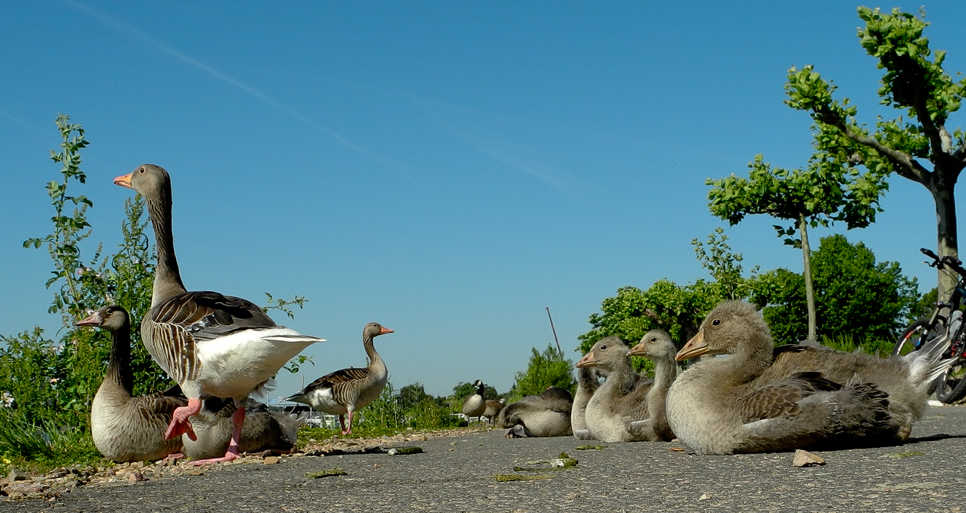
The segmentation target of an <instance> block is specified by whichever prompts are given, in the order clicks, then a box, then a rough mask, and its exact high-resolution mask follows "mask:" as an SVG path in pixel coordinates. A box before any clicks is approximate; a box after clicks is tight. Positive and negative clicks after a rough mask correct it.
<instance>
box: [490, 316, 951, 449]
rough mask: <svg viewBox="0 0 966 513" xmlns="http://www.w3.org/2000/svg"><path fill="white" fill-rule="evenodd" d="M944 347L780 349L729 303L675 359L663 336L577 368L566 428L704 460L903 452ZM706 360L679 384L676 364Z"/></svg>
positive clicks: (609, 340) (651, 335)
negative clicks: (809, 451) (641, 367)
mask: <svg viewBox="0 0 966 513" xmlns="http://www.w3.org/2000/svg"><path fill="white" fill-rule="evenodd" d="M947 346H948V340H947V339H946V338H945V337H938V338H936V339H934V340H932V341H930V342H929V343H927V345H926V346H925V347H923V348H922V349H920V350H919V351H916V352H913V353H910V354H908V355H906V356H893V357H890V358H879V357H877V356H874V355H869V354H864V353H860V352H854V353H846V352H842V351H835V350H832V349H829V348H827V347H824V346H821V345H819V344H814V343H803V344H796V345H788V346H780V347H775V345H774V341H773V340H772V338H771V333H770V331H769V329H768V325H767V324H766V323H765V321H764V319H763V318H762V316H761V314H760V313H759V312H758V311H756V310H755V308H754V307H753V306H752V305H750V304H749V303H747V302H744V301H726V302H723V303H721V304H719V305H718V306H717V307H715V308H714V309H713V310H712V311H711V313H710V314H708V316H707V318H705V320H704V322H703V323H702V324H701V327H700V329H699V331H698V333H697V335H695V336H694V337H693V338H692V339H691V340H690V341H688V343H687V344H685V346H684V347H683V348H682V349H681V350H680V351H677V353H675V346H674V344H673V342H672V341H671V339H670V337H669V336H668V334H667V333H666V332H664V331H661V330H654V331H651V332H648V333H647V334H646V335H645V336H644V337H643V338H642V339H641V341H640V343H639V344H637V345H635V346H634V347H633V348H628V347H627V345H625V344H624V343H623V342H622V341H621V340H620V339H619V338H617V337H606V338H603V339H601V340H599V341H597V343H596V344H594V345H593V347H591V349H590V351H588V352H587V354H586V355H584V357H583V358H581V359H580V361H579V362H577V365H576V367H577V369H578V380H577V394H576V397H575V398H574V400H573V404H572V407H571V409H570V419H569V423H568V424H567V426H566V427H567V428H568V430H569V432H572V433H573V435H574V436H575V437H577V438H579V439H587V440H591V439H596V440H600V441H603V442H609V443H610V442H629V441H670V440H672V439H675V438H676V439H678V440H680V442H681V443H683V444H684V445H685V446H687V447H688V448H689V449H690V450H691V451H693V452H695V453H697V454H733V453H747V452H768V451H786V450H793V449H805V448H847V447H861V446H874V445H889V444H896V443H901V442H903V441H905V440H906V439H908V438H909V435H910V433H911V432H912V425H913V424H914V423H915V422H916V421H917V420H919V419H920V418H921V417H922V415H923V413H924V411H925V409H926V406H927V401H928V395H929V392H930V385H931V383H932V382H933V381H934V380H935V379H936V378H937V377H938V376H939V375H941V374H942V373H943V372H945V370H946V368H947V367H948V366H949V365H950V364H951V363H952V361H953V360H952V359H945V360H942V359H941V356H942V352H943V351H944V350H945V349H946V347H947ZM724 355H726V356H724ZM631 356H644V357H647V358H649V359H651V360H652V361H653V362H654V379H648V378H645V377H642V376H641V375H639V374H638V373H637V372H635V371H634V369H633V367H632V365H631V362H630V357H631ZM699 356H700V357H703V358H701V360H700V361H698V362H697V363H695V364H693V365H691V366H690V367H689V368H688V369H687V370H685V371H684V372H681V373H680V375H678V367H677V364H676V361H682V360H687V359H691V358H695V357H699ZM601 379H603V383H601ZM512 406H514V405H512V404H511V405H510V406H508V407H507V409H509V408H511V407H512ZM560 426H561V430H563V429H562V428H563V423H561V424H560ZM505 427H508V428H510V427H511V426H509V425H507V426H505ZM514 430H515V431H514V433H516V432H519V431H526V430H525V429H516V428H514ZM507 436H511V432H510V430H508V432H507ZM538 436H539V435H538Z"/></svg>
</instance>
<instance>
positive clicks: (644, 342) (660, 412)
mask: <svg viewBox="0 0 966 513" xmlns="http://www.w3.org/2000/svg"><path fill="white" fill-rule="evenodd" d="M675 352H676V348H675V347H674V342H672V341H671V336H670V335H668V334H667V332H666V331H664V330H651V331H649V332H647V333H645V334H644V336H643V337H641V341H640V342H638V344H637V345H635V346H634V347H632V348H631V350H630V351H628V353H627V355H628V356H643V357H645V358H648V359H650V360H651V361H653V362H654V384H653V385H652V386H651V388H650V390H648V391H647V395H646V396H645V397H644V401H645V403H646V405H647V408H646V412H647V418H646V419H644V420H640V421H633V422H631V426H630V431H631V432H632V433H633V435H634V439H635V440H650V441H652V442H657V441H662V440H664V441H667V440H672V439H673V438H674V432H673V431H671V425H670V424H668V421H667V408H666V401H667V391H668V390H669V389H670V388H671V384H672V383H674V379H675V378H676V377H677V375H678V366H677V363H675V361H674V354H675Z"/></svg>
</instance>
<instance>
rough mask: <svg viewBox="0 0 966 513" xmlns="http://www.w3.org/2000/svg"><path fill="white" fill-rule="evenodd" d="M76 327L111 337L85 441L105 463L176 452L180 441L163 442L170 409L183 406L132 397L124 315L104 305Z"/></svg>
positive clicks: (178, 401) (173, 400)
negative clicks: (91, 443) (95, 329)
mask: <svg viewBox="0 0 966 513" xmlns="http://www.w3.org/2000/svg"><path fill="white" fill-rule="evenodd" d="M77 326H94V327H98V328H101V329H104V330H107V331H108V332H110V333H111V356H110V360H109V361H108V365H107V374H106V375H105V376H104V381H103V382H102V383H101V386H100V387H99V388H98V389H97V393H96V394H95V395H94V401H93V403H92V404H91V436H92V437H93V439H94V445H95V446H96V447H97V450H98V451H100V453H101V454H103V455H104V457H105V458H108V459H110V460H113V461H116V462H125V461H151V460H158V459H161V458H164V457H166V456H168V455H169V454H174V453H178V452H179V451H181V439H180V438H177V439H174V440H165V439H164V430H165V428H167V426H168V423H170V422H171V416H172V414H173V413H174V410H175V408H178V407H181V406H184V405H186V404H187V403H188V401H187V400H186V399H184V398H181V397H169V396H165V395H162V394H160V393H155V394H150V395H142V396H138V397H133V396H132V395H131V393H132V391H133V390H134V374H133V372H132V371H131V323H130V319H129V318H128V314H127V311H125V310H124V309H123V308H121V307H119V306H105V307H102V308H100V309H98V310H97V311H96V312H94V313H93V314H92V315H90V316H89V317H87V318H85V319H84V320H81V321H79V322H77Z"/></svg>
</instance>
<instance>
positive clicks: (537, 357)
mask: <svg viewBox="0 0 966 513" xmlns="http://www.w3.org/2000/svg"><path fill="white" fill-rule="evenodd" d="M530 350H531V351H532V354H531V355H530V363H529V364H528V365H527V370H526V371H523V372H517V373H516V376H515V378H516V379H515V381H514V383H513V387H512V388H511V389H510V394H509V396H510V397H509V402H513V401H519V400H520V399H521V398H522V397H524V396H527V395H539V394H541V393H543V391H544V390H546V389H547V387H560V388H565V389H567V390H569V391H570V393H574V392H575V391H576V389H577V381H576V380H575V379H574V373H573V369H574V362H572V361H570V360H567V359H565V358H564V357H563V355H562V354H560V351H558V350H557V348H556V347H554V346H552V345H549V344H548V345H547V348H546V349H544V350H543V353H539V352H537V348H535V347H534V348H531V349H530Z"/></svg>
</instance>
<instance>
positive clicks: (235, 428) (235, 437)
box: [191, 408, 245, 465]
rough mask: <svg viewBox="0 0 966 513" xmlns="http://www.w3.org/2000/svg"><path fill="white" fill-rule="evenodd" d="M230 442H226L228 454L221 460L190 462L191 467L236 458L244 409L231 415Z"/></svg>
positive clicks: (243, 421)
mask: <svg viewBox="0 0 966 513" xmlns="http://www.w3.org/2000/svg"><path fill="white" fill-rule="evenodd" d="M231 423H232V430H231V441H230V442H228V452H226V453H225V455H224V456H222V457H221V458H211V459H207V460H197V461H192V462H191V464H192V465H204V464H206V463H222V462H225V461H231V460H234V459H237V458H238V442H239V441H240V440H241V432H242V425H244V424H245V408H238V409H237V410H235V413H232V414H231Z"/></svg>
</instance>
